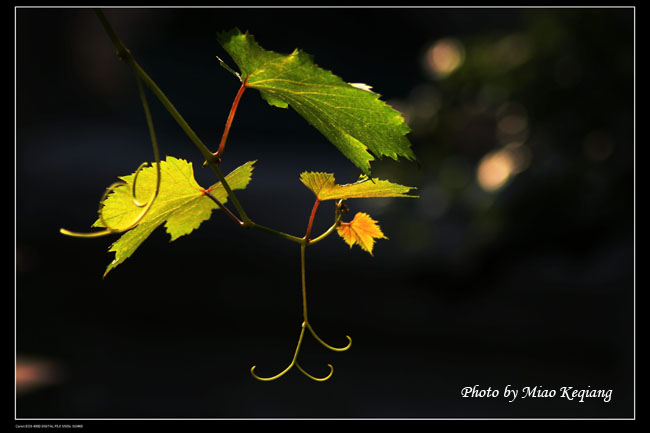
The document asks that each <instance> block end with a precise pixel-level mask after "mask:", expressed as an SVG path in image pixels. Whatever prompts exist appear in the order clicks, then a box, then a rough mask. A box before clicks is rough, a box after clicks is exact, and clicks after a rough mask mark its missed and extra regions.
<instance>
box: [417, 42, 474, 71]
mask: <svg viewBox="0 0 650 433" xmlns="http://www.w3.org/2000/svg"><path fill="white" fill-rule="evenodd" d="M464 60H465V48H464V47H463V44H461V43H460V41H458V40H456V39H453V38H444V39H440V40H438V41H436V42H435V43H434V44H433V45H432V46H431V47H430V48H429V49H428V50H427V53H426V64H427V67H428V69H429V70H430V71H431V72H432V73H433V75H434V76H435V77H437V78H445V77H447V76H449V75H450V74H451V73H453V72H454V71H455V70H456V69H458V68H459V67H460V66H461V65H462V64H463V62H464Z"/></svg>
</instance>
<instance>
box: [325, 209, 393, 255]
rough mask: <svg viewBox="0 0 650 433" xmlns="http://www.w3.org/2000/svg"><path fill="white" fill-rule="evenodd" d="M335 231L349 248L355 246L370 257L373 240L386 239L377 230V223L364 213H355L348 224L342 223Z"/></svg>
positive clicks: (378, 229)
mask: <svg viewBox="0 0 650 433" xmlns="http://www.w3.org/2000/svg"><path fill="white" fill-rule="evenodd" d="M337 231H338V234H339V236H341V237H342V238H343V240H344V241H345V243H347V244H348V245H349V246H350V248H352V246H353V245H354V244H357V245H359V246H360V247H361V249H363V250H364V251H367V252H368V253H370V255H372V249H373V247H374V246H375V239H388V238H387V237H386V236H384V233H383V232H382V231H381V229H380V228H379V225H378V224H377V221H375V220H373V219H372V218H371V217H370V215H368V214H367V213H364V212H357V214H356V215H355V216H354V218H353V219H352V221H350V222H343V221H342V222H341V223H340V225H339V227H338V228H337Z"/></svg>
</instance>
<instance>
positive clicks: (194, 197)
mask: <svg viewBox="0 0 650 433" xmlns="http://www.w3.org/2000/svg"><path fill="white" fill-rule="evenodd" d="M254 163H255V161H250V162H247V163H246V164H244V165H242V166H240V167H238V168H236V169H235V170H233V171H232V172H231V173H230V174H228V175H227V176H226V181H227V182H228V184H229V185H230V187H231V188H232V189H244V188H246V186H247V185H248V182H249V181H250V178H251V174H252V171H253V164H254ZM160 172H161V174H160V190H159V192H158V196H157V198H156V200H155V201H154V203H153V205H152V206H151V208H150V209H149V212H147V214H146V215H145V216H144V218H142V220H141V221H140V222H139V223H138V224H137V225H136V226H135V227H134V228H132V229H130V230H128V231H127V232H125V233H124V234H122V236H121V237H120V238H119V239H118V240H117V241H115V242H114V243H113V244H112V245H111V247H110V249H109V251H110V252H114V253H115V259H114V260H113V261H112V262H111V263H110V264H109V265H108V267H107V268H106V272H105V273H104V276H106V274H108V272H109V271H110V270H112V269H113V268H115V267H116V266H117V265H119V264H120V263H122V262H124V260H126V259H127V258H129V257H130V256H131V255H132V254H133V253H134V252H135V250H136V249H137V248H138V247H139V246H140V244H142V242H144V240H145V239H147V238H148V237H149V235H150V234H151V233H152V232H153V231H154V230H155V229H156V228H157V227H158V226H160V225H161V224H163V223H164V224H165V228H166V230H167V233H169V235H170V237H171V241H173V240H176V239H178V238H179V237H180V236H183V235H186V234H189V233H191V232H192V231H193V230H195V229H197V228H198V227H199V225H200V224H201V223H202V222H203V221H205V220H207V219H209V218H210V215H211V213H212V210H213V209H215V208H218V206H217V204H216V203H215V202H213V201H212V200H210V199H209V198H208V197H206V196H205V191H206V190H205V189H204V188H203V187H201V186H200V185H199V184H198V183H197V182H196V180H195V179H194V169H193V167H192V163H190V162H187V161H185V160H183V159H178V158H174V157H171V156H168V157H167V158H166V160H164V161H161V162H160ZM134 178H135V173H134V174H130V175H128V176H121V177H120V179H121V180H123V181H124V182H125V183H124V185H122V186H119V187H117V188H115V189H114V190H112V191H111V192H110V193H109V194H108V196H107V197H106V198H105V200H104V201H103V203H102V215H103V217H104V221H105V222H106V224H107V225H108V226H109V227H110V228H112V229H118V230H119V229H124V228H126V227H129V226H130V225H131V224H133V221H135V220H136V219H137V217H138V215H140V213H141V212H142V208H141V207H138V206H136V205H135V203H134V202H133V196H132V188H133V181H134ZM155 188H156V169H155V167H146V168H144V169H142V170H141V171H140V173H139V174H138V178H137V183H136V191H135V192H136V196H137V199H138V201H140V202H144V201H146V200H148V199H149V198H150V197H152V196H153V193H154V191H155ZM208 191H210V193H211V194H212V195H213V196H214V197H215V198H217V200H219V201H220V202H221V203H225V202H226V201H227V200H228V194H227V193H226V191H225V189H224V188H223V185H221V183H220V182H218V183H216V184H214V185H212V186H211V187H210V188H208ZM93 227H105V225H104V224H103V223H102V221H101V219H98V220H97V221H95V223H94V224H93Z"/></svg>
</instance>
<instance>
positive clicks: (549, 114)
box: [376, 9, 634, 264]
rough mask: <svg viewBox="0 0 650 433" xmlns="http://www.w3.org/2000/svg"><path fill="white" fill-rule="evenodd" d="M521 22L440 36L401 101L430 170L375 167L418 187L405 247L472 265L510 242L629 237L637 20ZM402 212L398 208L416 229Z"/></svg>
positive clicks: (594, 13) (573, 244)
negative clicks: (483, 254)
mask: <svg viewBox="0 0 650 433" xmlns="http://www.w3.org/2000/svg"><path fill="white" fill-rule="evenodd" d="M520 23H521V25H520V28H518V29H514V30H513V29H511V28H509V29H508V30H507V31H500V30H499V29H498V28H495V29H494V30H491V31H487V32H480V33H474V34H469V33H468V34H462V33H460V34H453V35H448V36H446V37H443V38H440V39H438V40H436V41H434V42H433V43H432V44H431V46H430V47H426V48H425V49H424V50H423V55H422V66H423V71H424V74H423V76H425V77H427V79H426V80H423V82H422V83H421V84H419V85H417V86H416V87H414V88H413V89H412V91H411V93H410V95H408V97H406V98H404V99H401V100H392V101H389V102H390V103H392V104H394V105H395V106H396V107H397V108H398V109H399V110H400V111H402V113H403V114H404V116H405V118H406V120H407V122H408V123H409V125H410V126H411V127H412V129H413V132H412V134H411V136H410V137H411V139H412V141H413V143H414V149H415V153H416V155H417V157H418V160H419V162H420V167H419V170H414V169H413V167H397V166H396V165H394V164H393V165H391V164H383V163H380V164H379V169H377V170H376V172H377V175H379V176H383V177H387V178H396V179H401V180H402V181H403V182H404V183H407V184H413V185H420V191H419V192H420V195H421V197H422V199H421V200H419V201H417V202H414V203H410V204H409V205H410V206H412V207H413V208H415V210H416V211H417V212H418V214H419V216H420V223H419V226H418V223H415V225H414V224H410V225H409V224H400V226H404V227H409V229H405V232H404V233H402V235H401V237H400V238H401V242H402V245H403V247H404V249H405V250H406V251H407V252H408V251H411V252H413V253H422V252H423V251H424V250H426V249H429V250H430V252H433V254H434V255H435V256H436V257H437V258H438V259H439V260H441V261H443V262H447V263H454V261H460V262H463V263H464V264H467V260H468V259H469V258H468V255H471V254H475V253H477V250H478V251H479V253H480V251H481V249H487V250H488V252H489V251H494V250H495V249H500V248H502V247H504V246H505V245H506V244H508V243H510V247H515V248H514V249H513V250H512V252H511V253H510V254H517V251H519V250H520V248H517V245H520V246H521V247H522V248H524V247H525V248H530V247H531V246H532V247H533V248H545V247H546V246H551V247H553V246H557V247H558V248H559V245H560V244H562V245H563V248H568V250H569V251H571V250H572V249H573V250H575V251H577V252H580V251H583V250H584V249H586V248H589V245H591V244H593V242H594V241H595V240H596V239H600V240H602V238H603V236H607V234H608V233H611V232H612V231H616V230H617V228H621V229H623V230H624V231H625V233H626V235H631V228H632V226H631V223H632V219H631V217H630V215H631V211H632V182H633V178H632V175H633V166H632V164H633V148H634V146H633V144H634V143H633V123H632V119H633V89H634V88H633V58H634V57H633V55H634V53H633V43H632V42H633V33H632V14H631V13H629V11H620V10H619V11H609V10H557V11H555V10H537V9H525V10H522V11H521V17H520ZM622 191H628V192H629V193H628V194H625V193H624V194H621V192H622ZM403 206H404V204H403V203H399V206H398V205H397V204H396V205H395V206H391V212H401V213H402V219H403V220H404V222H405V221H406V220H407V219H408V214H409V213H411V214H412V212H413V209H412V208H411V209H404V210H400V208H401V207H403ZM415 226H418V227H415ZM414 227H415V228H414ZM416 229H417V230H416ZM417 233H419V234H417ZM533 245H534V246H533ZM454 251H456V253H454Z"/></svg>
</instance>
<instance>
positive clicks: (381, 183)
mask: <svg viewBox="0 0 650 433" xmlns="http://www.w3.org/2000/svg"><path fill="white" fill-rule="evenodd" d="M300 181H301V182H302V183H303V184H305V186H306V187H307V188H309V189H310V190H311V192H313V193H314V194H315V195H316V198H317V199H318V200H320V201H323V200H336V199H344V200H345V199H349V198H370V197H412V198H416V197H417V196H416V195H409V194H407V193H408V192H409V191H410V190H412V189H416V188H415V187H412V186H404V185H400V184H397V183H392V182H389V181H387V180H381V179H373V180H369V179H368V178H364V179H362V180H360V181H358V182H355V183H350V184H346V185H338V184H337V183H336V180H335V179H334V175H333V174H332V173H321V172H307V171H305V172H303V173H302V174H301V175H300Z"/></svg>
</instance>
